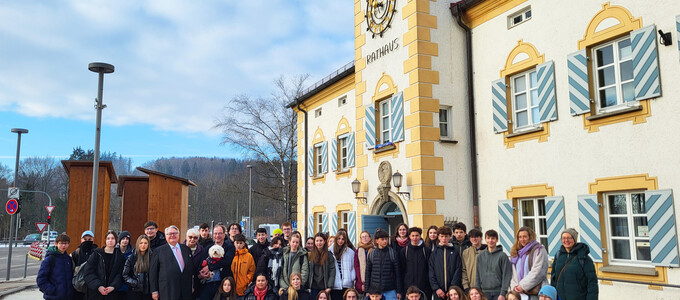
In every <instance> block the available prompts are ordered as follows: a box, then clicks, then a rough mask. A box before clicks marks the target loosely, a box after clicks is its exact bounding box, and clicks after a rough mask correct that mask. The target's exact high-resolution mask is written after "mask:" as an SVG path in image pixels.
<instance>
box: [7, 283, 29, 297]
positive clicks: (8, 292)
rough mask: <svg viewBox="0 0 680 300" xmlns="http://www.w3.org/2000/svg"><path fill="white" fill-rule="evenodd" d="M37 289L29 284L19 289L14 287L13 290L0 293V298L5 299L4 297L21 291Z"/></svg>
mask: <svg viewBox="0 0 680 300" xmlns="http://www.w3.org/2000/svg"><path fill="white" fill-rule="evenodd" d="M37 287H38V285H37V284H35V283H31V284H29V285H25V286H20V287H15V288H11V289H9V290H4V291H1V292H0V298H2V297H5V296H7V295H11V294H14V293H17V292H21V291H23V290H25V289H29V288H37Z"/></svg>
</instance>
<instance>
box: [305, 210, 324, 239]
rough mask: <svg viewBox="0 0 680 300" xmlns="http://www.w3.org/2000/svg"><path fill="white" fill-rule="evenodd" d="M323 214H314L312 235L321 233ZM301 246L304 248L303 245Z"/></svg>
mask: <svg viewBox="0 0 680 300" xmlns="http://www.w3.org/2000/svg"><path fill="white" fill-rule="evenodd" d="M323 214H324V213H322V212H318V213H315V214H314V228H315V229H316V231H315V232H314V233H319V232H323ZM302 246H303V247H304V244H303V245H302Z"/></svg>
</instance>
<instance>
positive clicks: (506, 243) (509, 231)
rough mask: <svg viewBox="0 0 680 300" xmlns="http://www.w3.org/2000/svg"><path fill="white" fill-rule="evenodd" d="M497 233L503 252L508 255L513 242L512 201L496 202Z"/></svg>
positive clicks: (513, 220) (513, 219)
mask: <svg viewBox="0 0 680 300" xmlns="http://www.w3.org/2000/svg"><path fill="white" fill-rule="evenodd" d="M498 228H499V229H500V230H499V232H498V235H499V238H500V242H501V246H503V252H505V254H507V255H510V248H511V247H512V243H513V241H514V240H515V216H514V208H513V207H512V200H500V201H498Z"/></svg>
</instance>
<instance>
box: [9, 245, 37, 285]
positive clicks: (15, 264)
mask: <svg viewBox="0 0 680 300" xmlns="http://www.w3.org/2000/svg"><path fill="white" fill-rule="evenodd" d="M29 248H30V247H29V246H28V245H27V246H23V245H19V246H18V247H13V248H12V269H11V271H10V279H16V278H23V277H24V263H25V262H26V253H28V250H29ZM8 252H9V248H8V247H7V246H5V245H3V246H1V247H0V282H1V281H4V280H5V279H7V254H8ZM40 263H41V261H37V260H34V259H32V258H29V259H28V269H27V276H32V275H38V269H40Z"/></svg>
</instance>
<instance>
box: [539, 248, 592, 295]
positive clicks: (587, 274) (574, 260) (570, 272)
mask: <svg viewBox="0 0 680 300" xmlns="http://www.w3.org/2000/svg"><path fill="white" fill-rule="evenodd" d="M589 253H590V249H588V246H586V244H583V243H576V245H574V248H572V249H571V252H567V249H565V248H564V246H561V247H560V252H559V253H558V254H557V256H556V257H555V259H554V260H553V263H552V274H551V275H550V284H551V285H552V286H554V287H555V288H556V289H557V293H558V295H560V299H563V300H572V299H584V300H593V299H597V297H598V294H599V290H598V286H597V274H596V272H595V264H594V263H593V260H592V259H591V258H590V256H588V254H589ZM565 265H566V266H565ZM560 272H561V273H562V274H560ZM558 277H559V278H558Z"/></svg>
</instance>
